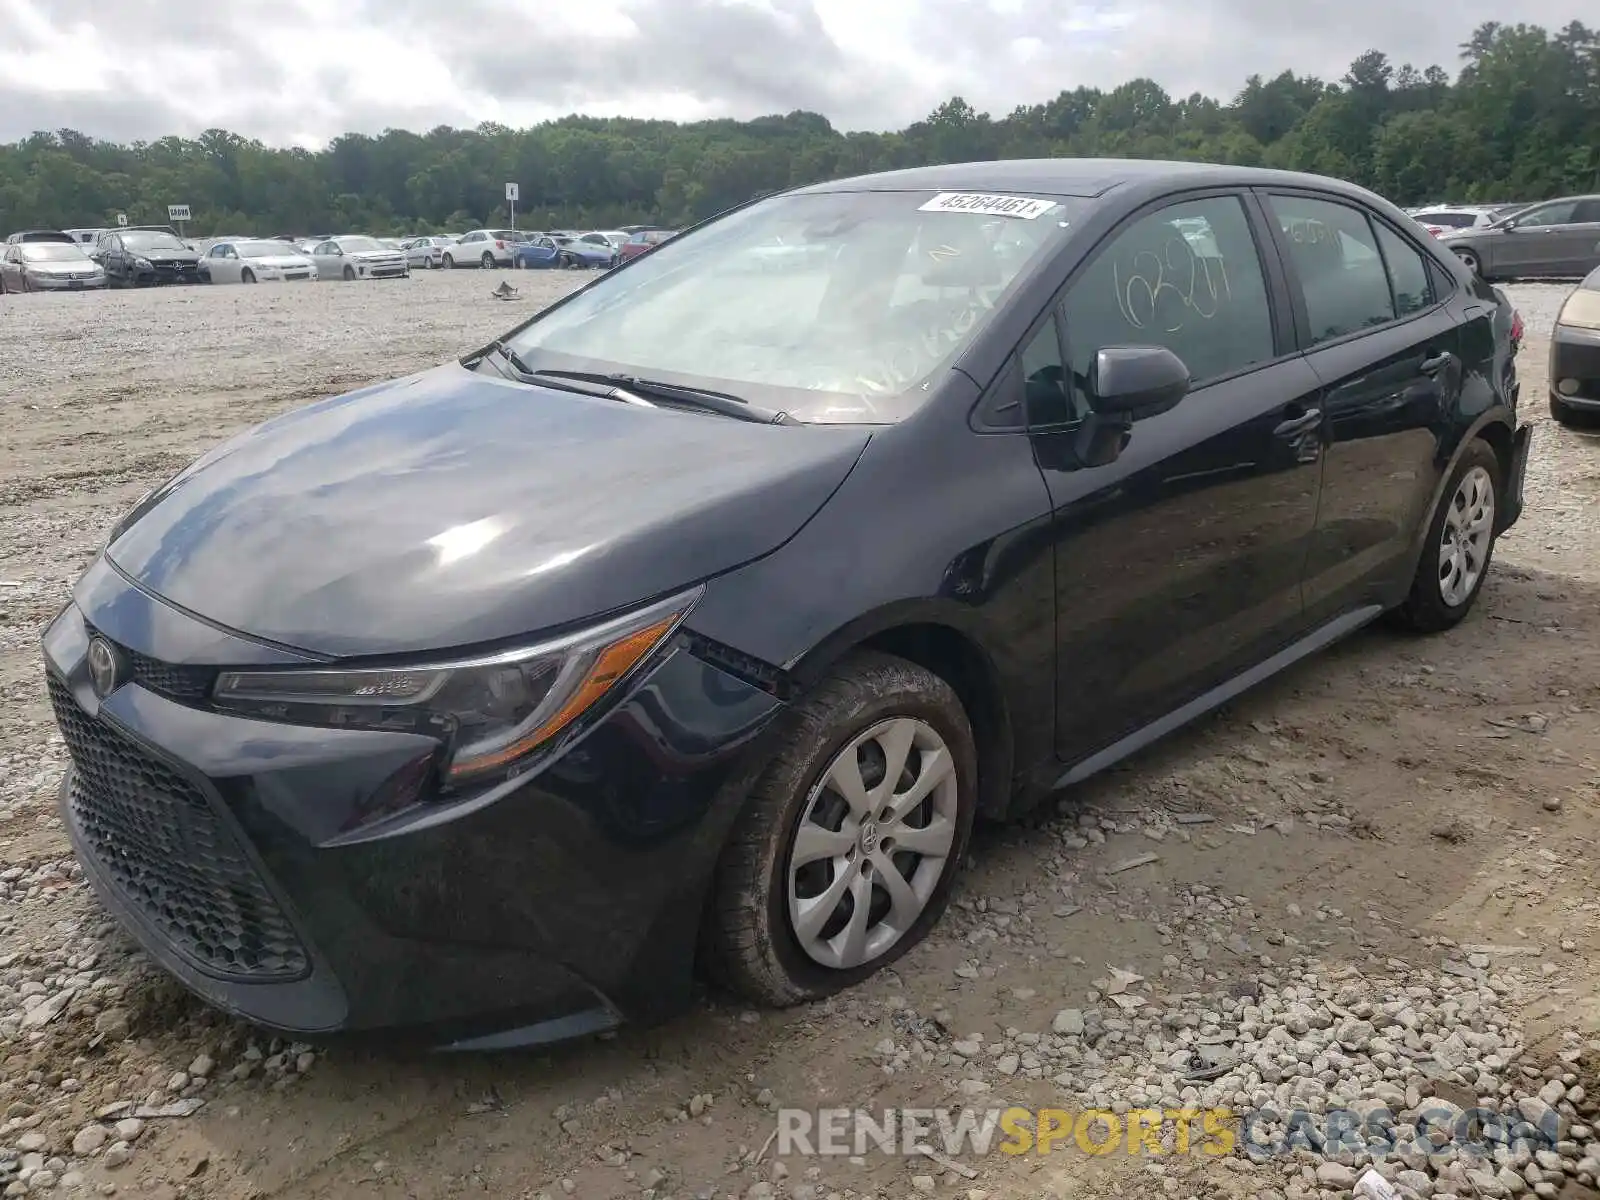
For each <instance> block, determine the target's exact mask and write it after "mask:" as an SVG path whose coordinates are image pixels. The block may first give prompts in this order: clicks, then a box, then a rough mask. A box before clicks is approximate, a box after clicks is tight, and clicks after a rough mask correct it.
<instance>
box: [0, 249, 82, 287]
mask: <svg viewBox="0 0 1600 1200" xmlns="http://www.w3.org/2000/svg"><path fill="white" fill-rule="evenodd" d="M105 286H106V273H105V271H104V270H103V269H101V267H100V264H99V263H97V262H94V261H93V260H91V259H90V258H89V256H88V255H87V254H85V253H84V252H83V250H82V248H80V247H79V245H78V244H77V243H76V242H13V243H11V244H10V245H8V246H7V247H6V248H5V254H4V256H3V257H0V292H68V291H70V292H77V291H82V290H84V289H85V288H103V287H105Z"/></svg>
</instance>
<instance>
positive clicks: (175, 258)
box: [131, 250, 200, 263]
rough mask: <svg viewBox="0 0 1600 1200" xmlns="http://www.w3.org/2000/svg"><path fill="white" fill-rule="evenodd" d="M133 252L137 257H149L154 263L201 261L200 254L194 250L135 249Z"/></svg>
mask: <svg viewBox="0 0 1600 1200" xmlns="http://www.w3.org/2000/svg"><path fill="white" fill-rule="evenodd" d="M131 253H132V254H133V256H134V257H135V258H143V259H147V260H149V261H150V262H153V263H156V262H163V263H173V262H179V263H192V262H199V261H200V256H199V255H198V254H196V253H195V252H194V251H193V250H134V251H132V252H131Z"/></svg>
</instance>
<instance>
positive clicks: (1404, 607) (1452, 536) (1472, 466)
mask: <svg viewBox="0 0 1600 1200" xmlns="http://www.w3.org/2000/svg"><path fill="white" fill-rule="evenodd" d="M1503 486H1504V484H1503V481H1502V479H1501V470H1500V459H1499V458H1498V457H1497V456H1496V455H1495V452H1494V449H1493V448H1492V447H1491V446H1490V445H1489V443H1488V442H1485V441H1484V440H1483V439H1481V438H1474V439H1473V441H1472V444H1471V445H1470V446H1468V447H1467V449H1466V452H1465V453H1463V454H1462V456H1461V461H1460V462H1458V463H1457V464H1456V467H1455V470H1454V471H1452V472H1451V473H1450V479H1449V482H1448V483H1446V485H1445V489H1444V493H1443V495H1442V496H1441V497H1440V500H1439V506H1438V508H1436V509H1435V510H1434V513H1433V517H1432V518H1431V519H1430V520H1429V522H1428V533H1427V540H1426V541H1425V542H1424V543H1423V550H1422V561H1421V562H1420V563H1418V564H1417V574H1416V576H1415V578H1414V579H1413V580H1412V582H1411V592H1410V594H1409V595H1408V596H1407V597H1406V599H1405V602H1404V603H1403V604H1401V605H1400V607H1399V608H1397V609H1395V610H1394V612H1393V614H1392V618H1393V620H1394V623H1395V624H1398V625H1399V626H1400V627H1401V628H1403V629H1409V630H1412V631H1414V632H1416V633H1440V632H1442V631H1444V630H1446V629H1449V628H1451V627H1452V626H1454V625H1457V624H1459V623H1460V622H1461V620H1462V618H1464V617H1465V616H1466V615H1467V614H1468V613H1469V612H1471V611H1472V606H1473V604H1474V603H1476V602H1477V599H1478V595H1479V593H1480V592H1482V590H1483V581H1484V580H1485V579H1486V578H1488V575H1489V563H1490V562H1491V561H1492V560H1493V558H1494V543H1495V538H1496V536H1497V534H1498V530H1497V528H1496V522H1497V521H1498V519H1499V515H1500V507H1501V489H1502V488H1503Z"/></svg>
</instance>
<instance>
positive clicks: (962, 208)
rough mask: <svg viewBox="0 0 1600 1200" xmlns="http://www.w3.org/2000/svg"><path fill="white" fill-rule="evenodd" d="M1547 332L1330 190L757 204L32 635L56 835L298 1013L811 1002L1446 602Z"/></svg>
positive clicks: (987, 194)
mask: <svg viewBox="0 0 1600 1200" xmlns="http://www.w3.org/2000/svg"><path fill="white" fill-rule="evenodd" d="M773 247H786V248H789V249H787V250H786V251H785V252H784V253H782V254H774V253H773V252H772V248H773ZM1513 319H1514V314H1513V313H1512V312H1511V310H1510V308H1509V306H1508V305H1507V304H1506V302H1505V301H1504V299H1503V297H1501V296H1499V295H1498V294H1497V293H1496V292H1495V291H1494V290H1493V289H1492V288H1490V287H1489V286H1487V285H1485V284H1483V283H1481V282H1479V281H1477V280H1475V279H1474V278H1473V277H1472V276H1471V275H1470V274H1469V273H1468V272H1467V271H1466V270H1464V269H1463V268H1462V266H1461V265H1460V264H1459V263H1458V262H1456V260H1455V259H1454V257H1453V256H1452V255H1451V254H1450V253H1449V252H1448V251H1444V250H1441V249H1439V248H1438V247H1437V246H1435V245H1434V244H1433V239H1431V238H1429V237H1428V236H1427V235H1426V234H1424V233H1423V232H1422V230H1421V229H1419V228H1418V227H1417V226H1416V224H1415V223H1414V222H1412V221H1409V220H1408V219H1407V218H1406V217H1405V215H1404V214H1403V213H1401V212H1400V211H1399V210H1398V209H1396V208H1394V207H1392V206H1391V205H1389V204H1388V203H1386V202H1384V201H1382V200H1380V199H1378V198H1376V197H1374V196H1373V195H1371V194H1369V193H1367V192H1365V191H1362V190H1360V189H1357V188H1354V187H1351V186H1348V185H1345V184H1341V183H1337V182H1333V181H1331V180H1328V179H1323V178H1318V177H1313V176H1306V175H1296V174H1284V173H1274V172H1267V171H1260V170H1249V169H1239V168H1231V167H1213V166H1205V165H1199V164H1195V165H1181V164H1174V163H1146V162H1134V161H1120V160H1118V161H1073V160H1061V161H1056V160H1051V161H1038V162H1027V161H1018V162H1004V163H986V164H971V165H964V166H943V167H930V168H924V169H918V170H911V171H904V172H898V173H894V174H886V175H879V176H871V177H866V178H860V179H853V180H848V181H845V182H839V183H832V184H820V185H816V186H812V187H807V188H802V189H799V190H796V191H792V192H789V193H786V194H783V195H779V196H774V197H770V198H766V199H762V200H760V201H757V202H754V203H752V204H750V205H748V206H745V207H743V208H741V209H738V210H736V211H734V212H732V213H728V214H724V215H723V216H721V217H718V218H716V219H715V220H713V221H711V222H708V223H706V224H704V225H702V226H701V227H699V228H697V229H694V230H692V231H691V232H688V233H686V234H684V235H683V236H682V237H679V238H674V239H672V240H671V241H669V242H666V243H664V244H662V245H660V246H658V247H656V248H655V249H654V250H653V251H652V252H651V253H650V254H648V255H644V256H641V257H639V258H638V259H636V260H634V261H633V262H631V263H630V264H628V265H626V266H624V267H622V268H620V269H618V270H617V271H615V272H612V273H610V274H607V275H604V276H601V277H599V278H597V279H596V280H595V281H594V282H592V283H590V284H589V286H587V287H585V288H583V289H581V290H579V291H577V292H575V293H573V294H572V295H570V296H568V297H567V298H565V299H564V300H562V301H560V302H559V303H557V304H555V305H553V306H551V307H550V308H548V309H546V310H544V311H543V312H542V313H540V314H538V315H537V316H535V317H533V318H532V319H530V320H529V321H528V322H526V323H525V324H524V325H522V326H520V327H519V328H517V329H516V330H514V331H512V332H511V333H509V334H508V335H506V337H505V338H504V339H502V340H499V341H496V342H495V343H493V344H492V345H489V346H486V347H483V348H482V349H480V350H477V351H475V352H473V353H471V354H469V355H467V356H466V357H465V358H463V359H462V360H460V361H459V362H451V363H449V364H447V365H444V366H440V367H437V368H434V369H431V370H427V371H423V372H421V373H420V374H416V375H412V376H410V377H408V378H405V379H399V380H395V381H393V382H390V383H384V384H380V385H377V386H374V387H370V388H365V389H363V390H361V391H357V392H353V393H351V394H349V395H345V396H341V397H337V398H334V399H329V400H325V401H322V402H320V403H317V404H313V405H311V406H309V407H307V408H304V409H301V410H299V411H297V412H293V413H289V414H287V415H284V416H281V417H278V418H277V419H275V420H272V421H270V422H268V423H267V424H265V425H263V426H261V427H259V428H258V429H256V430H254V431H252V432H249V433H246V434H244V435H242V436H240V437H238V438H236V439H234V440H233V441H231V442H228V443H226V444H225V445H223V446H221V447H219V448H218V449H216V450H214V451H213V452H211V453H210V454H208V455H206V456H205V457H204V458H202V459H201V460H199V461H198V462H196V463H195V464H194V465H192V466H191V467H189V468H188V469H186V470H185V471H183V472H182V473H181V474H179V475H178V476H177V477H176V478H174V479H173V480H172V481H170V482H169V483H167V484H165V485H164V486H162V487H160V488H158V489H157V490H155V491H154V492H153V493H151V494H150V495H149V496H147V497H146V498H145V499H144V500H142V501H141V502H140V503H139V504H138V505H136V506H135V508H134V509H133V510H132V511H131V512H130V513H129V514H128V515H127V516H126V517H124V518H123V519H122V520H121V521H120V522H119V523H118V524H117V525H116V526H115V528H114V529H113V530H112V532H111V536H110V539H109V541H108V543H107V546H106V549H105V552H104V553H103V554H102V555H101V556H100V557H99V558H98V560H97V561H96V562H94V563H93V565H92V566H91V567H90V569H89V570H88V572H87V573H86V574H85V575H84V577H83V578H82V580H81V581H80V582H79V583H78V584H77V586H76V589H75V591H74V593H73V599H72V603H71V604H69V605H68V606H67V608H66V609H65V610H64V611H63V612H62V613H61V615H60V616H59V617H58V618H57V619H56V620H55V621H54V622H53V624H52V625H51V626H50V628H49V630H48V631H47V633H46V635H45V638H44V656H45V659H46V665H47V668H48V680H49V688H50V695H51V698H52V700H53V703H54V705H55V710H56V714H57V718H58V720H59V722H60V725H61V729H62V732H63V734H64V736H65V739H66V742H67V746H68V748H69V750H70V752H71V756H72V769H71V771H70V773H69V774H68V776H67V778H66V779H65V780H64V782H63V785H62V792H61V798H62V811H63V813H64V815H65V819H66V822H67V826H68V829H69V831H70V834H71V837H72V839H73V842H74V845H75V847H76V850H77V853H78V855H79V857H80V858H81V860H82V862H83V864H84V868H85V871H86V873H87V875H88V877H89V878H90V879H91V880H92V882H93V884H94V886H95V887H96V888H97V890H98V891H99V894H100V895H101V897H102V898H103V900H104V902H105V903H106V904H107V905H108V906H109V907H110V908H111V910H112V911H114V912H115V913H116V914H117V915H118V916H119V917H120V919H121V920H122V921H123V922H125V923H126V925H127V926H128V927H129V929H131V930H132V931H133V932H134V933H135V935H136V936H137V937H138V938H139V939H141V940H142V942H143V943H144V945H145V946H146V947H147V948H148V949H149V951H150V953H151V954H152V955H153V956H154V957H155V958H156V959H158V960H159V961H160V962H161V963H163V964H164V965H165V966H166V967H167V968H168V969H169V970H171V971H172V972H173V973H174V974H176V975H177V976H178V977H180V978H181V979H182V980H183V981H184V982H185V983H187V984H188V986H190V987H191V988H192V989H194V990H195V991H196V992H198V993H199V994H200V995H202V996H204V997H205V998H207V999H208V1000H210V1001H211V1002H213V1003H214V1004H216V1005H219V1006H221V1007H223V1008H225V1009H229V1010H232V1011H234V1012H236V1013H241V1014H244V1015H245V1016H247V1017H249V1018H251V1019H253V1020H255V1021H257V1022H260V1023H262V1024H265V1025H268V1026H273V1027H276V1028H279V1029H282V1030H291V1031H294V1032H296V1033H301V1034H303V1033H313V1032H322V1031H333V1030H351V1029H374V1028H392V1027H396V1026H415V1027H419V1028H421V1029H422V1030H424V1031H425V1032H426V1034H427V1036H428V1037H430V1038H433V1039H436V1040H438V1041H440V1042H443V1043H445V1044H449V1045H454V1046H464V1047H493V1046H504V1045H512V1044H527V1043H533V1042H540V1041H547V1040H550V1039H555V1038H562V1037H569V1036H573V1035H577V1034H582V1033H584V1032H586V1031H593V1030H597V1029H603V1028H606V1027H609V1026H612V1025H615V1024H616V1023H618V1022H619V1021H622V1020H635V1021H647V1020H654V1019H659V1018H661V1017H663V1016H665V1015H667V1014H670V1013H672V1012H674V1011H675V1010H677V1009H679V1008H680V1007H681V1006H682V1005H683V1004H684V1003H685V1001H686V999H687V997H688V996H689V995H690V991H691V983H692V978H693V965H694V963H695V962H696V961H697V959H698V960H699V961H700V962H703V963H704V964H705V965H706V966H707V967H708V968H709V970H710V971H711V973H712V974H713V975H714V976H715V977H716V978H718V979H720V980H721V981H723V982H724V983H726V984H727V985H730V986H731V987H733V988H735V989H737V990H738V991H740V992H742V993H743V994H745V995H746V996H748V997H750V998H752V999H754V1000H756V1001H759V1002H765V1003H771V1004H780V1005H781V1004H788V1003H792V1002H797V1001H803V1000H806V999H809V998H813V997H818V996H823V995H826V994H828V993H830V992H833V991H835V990H837V989H839V988H843V987H846V986H848V985H850V984H852V983H855V982H856V981H858V980H861V979H863V978H865V977H866V976H868V975H870V974H872V973H873V972H874V971H876V970H878V969H879V968H881V967H882V966H884V964H886V963H889V962H892V961H893V960H895V959H896V958H897V957H898V956H900V955H901V954H903V953H904V952H905V951H907V950H908V949H909V948H911V947H912V946H914V945H915V944H916V943H917V942H918V941H919V940H920V939H921V938H922V937H923V936H924V935H925V934H926V933H927V932H928V930H929V928H930V927H931V926H932V925H933V923H934V922H935V921H936V920H937V919H938V917H939V914H940V911H941V910H942V909H943V908H944V906H945V903H946V901H947V899H948V898H949V896H950V893H951V890H952V887H953V886H954V883H955V880H956V876H957V871H958V865H959V864H960V862H961V860H962V857H963V852H964V850H965V848H966V846H967V840H968V836H969V834H970V832H971V830H972V826H973V821H974V819H975V818H976V817H979V816H986V817H1003V816H1006V815H1009V814H1013V813H1016V812H1018V811H1021V810H1023V809H1025V808H1026V807H1027V806H1028V805H1029V804H1031V803H1033V802H1034V801H1036V800H1038V799H1039V798H1040V797H1042V796H1045V795H1048V794H1049V793H1050V792H1051V791H1052V790H1053V789H1056V788H1060V787H1063V786H1066V785H1069V784H1072V783H1074V782H1076V781H1078V780H1081V779H1083V778H1084V777H1086V776H1088V775H1091V774H1093V773H1094V772H1096V771H1098V770H1100V769H1101V768H1103V767H1105V766H1107V765H1108V764H1111V763H1114V762H1116V761H1117V760H1119V759H1121V758H1123V757H1124V756H1125V755H1128V754H1130V753H1132V752H1133V751H1135V750H1137V749H1139V748H1140V747H1142V746H1144V745H1146V744H1148V743H1149V742H1151V741H1152V740H1154V739H1155V738H1157V737H1159V736H1161V735H1162V734H1164V733H1166V732H1167V731H1169V730H1171V729H1174V728H1176V727H1177V726H1179V725H1182V724H1184V723H1185V722H1187V721H1190V720H1192V719H1193V718H1195V717H1198V716H1200V715H1201V714H1203V713H1205V712H1207V711H1208V710H1210V709H1213V708H1215V707H1216V706H1217V705H1219V704H1221V703H1223V702H1225V701H1227V700H1228V699H1229V698H1231V697H1233V696H1236V695H1237V694H1239V693H1240V692H1242V691H1243V690H1244V689H1246V688H1247V687H1249V686H1251V685H1252V684H1254V683H1256V682H1258V681H1260V680H1262V679H1264V678H1266V677H1268V676H1270V675H1272V674H1273V673H1274V672H1277V671H1280V670H1282V669H1284V668H1285V667H1288V666H1289V665H1291V664H1293V663H1295V662H1296V661H1298V660H1300V659H1302V658H1305V657H1306V656H1307V655H1309V654H1312V653H1314V652H1315V651H1317V650H1319V649H1320V648H1322V647H1325V646H1327V645H1328V644H1329V643H1331V642H1333V641H1335V640H1337V639H1339V638H1341V637H1344V636H1346V635H1349V634H1351V633H1353V632H1354V631H1356V630H1357V629H1359V628H1361V627H1362V626H1364V625H1366V624H1367V623H1368V622H1370V621H1373V620H1374V619H1376V618H1378V617H1380V616H1384V615H1385V614H1387V615H1388V616H1389V617H1390V619H1391V620H1392V621H1394V622H1395V623H1397V624H1399V625H1402V626H1405V627H1407V628H1410V629H1413V630H1418V631H1423V632H1429V631H1436V630H1442V629H1447V628H1449V627H1451V626H1453V625H1455V624H1456V623H1457V622H1459V621H1461V620H1462V618H1463V617H1465V616H1466V615H1467V613H1468V612H1469V610H1470V609H1471V608H1472V606H1473V602H1474V600H1475V599H1476V597H1477V596H1478V595H1479V592H1480V590H1481V588H1482V587H1483V583H1484V579H1485V576H1486V572H1487V571H1488V569H1489V561H1490V556H1491V554H1492V552H1493V549H1494V543H1495V538H1496V536H1497V535H1498V534H1499V533H1500V532H1501V531H1503V530H1504V529H1505V528H1506V527H1507V526H1508V525H1510V524H1511V523H1512V522H1513V521H1514V520H1516V519H1517V516H1518V514H1519V511H1520V508H1521V481H1522V476H1523V471H1524V467H1525V463H1526V455H1527V446H1528V435H1527V428H1528V427H1527V426H1525V425H1521V424H1519V420H1518V414H1517V407H1516V406H1517V394H1518V384H1517V380H1516V375H1515V368H1514V365H1513V362H1512V353H1511V326H1512V323H1513Z"/></svg>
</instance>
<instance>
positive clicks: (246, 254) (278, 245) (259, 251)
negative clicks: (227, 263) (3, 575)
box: [233, 241, 299, 258]
mask: <svg viewBox="0 0 1600 1200" xmlns="http://www.w3.org/2000/svg"><path fill="white" fill-rule="evenodd" d="M233 248H234V251H235V252H236V253H237V254H238V255H239V257H240V258H276V257H278V256H279V255H283V254H297V253H299V251H298V250H296V249H295V247H293V246H291V245H289V243H288V242H273V241H261V242H235V243H234V244H233Z"/></svg>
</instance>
